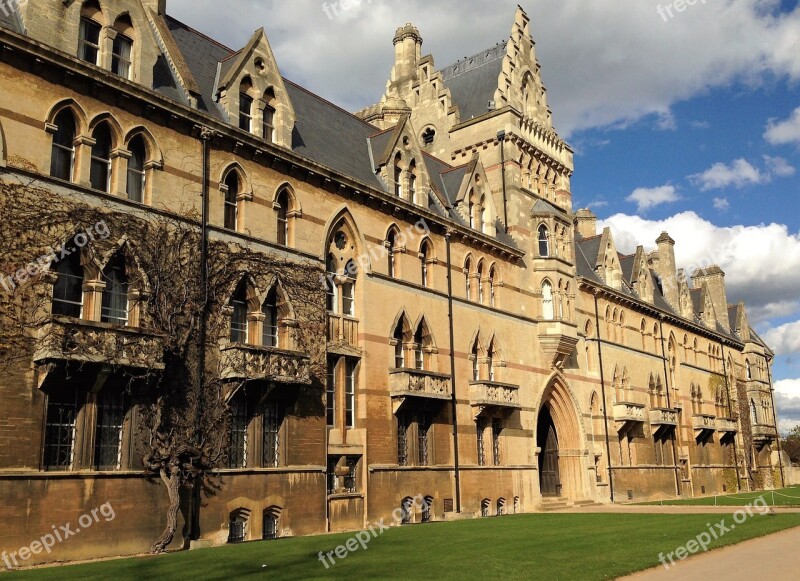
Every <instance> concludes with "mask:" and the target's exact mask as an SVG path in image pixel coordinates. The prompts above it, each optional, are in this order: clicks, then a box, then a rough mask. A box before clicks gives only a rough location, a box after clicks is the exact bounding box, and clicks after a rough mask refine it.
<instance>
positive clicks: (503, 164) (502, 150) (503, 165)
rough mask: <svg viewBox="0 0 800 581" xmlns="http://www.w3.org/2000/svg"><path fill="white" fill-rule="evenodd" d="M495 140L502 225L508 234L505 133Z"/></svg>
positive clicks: (499, 132) (500, 133)
mask: <svg viewBox="0 0 800 581" xmlns="http://www.w3.org/2000/svg"><path fill="white" fill-rule="evenodd" d="M497 139H498V141H500V175H501V176H502V178H503V224H504V225H505V227H506V233H508V200H507V198H506V149H505V143H506V132H505V131H503V130H502V129H501V130H500V131H498V132H497Z"/></svg>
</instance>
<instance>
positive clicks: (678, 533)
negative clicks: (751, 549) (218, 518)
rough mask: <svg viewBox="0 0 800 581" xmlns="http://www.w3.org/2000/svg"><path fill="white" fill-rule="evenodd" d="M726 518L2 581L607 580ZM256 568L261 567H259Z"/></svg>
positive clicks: (547, 521)
mask: <svg viewBox="0 0 800 581" xmlns="http://www.w3.org/2000/svg"><path fill="white" fill-rule="evenodd" d="M723 518H725V519H726V523H727V524H730V523H731V522H732V516H731V515H727V516H726V515H723V514H714V515H708V514H706V515H703V514H697V515H694V514H693V515H667V514H558V513H556V514H533V515H518V516H506V517H501V518H487V519H479V520H469V521H459V522H453V523H435V524H428V525H415V526H407V527H399V528H393V529H392V530H389V531H386V532H384V533H383V534H381V535H379V536H378V537H377V538H374V539H372V541H371V542H370V543H369V545H368V549H367V550H366V551H364V550H362V549H361V548H360V547H359V549H358V550H357V551H355V552H353V553H351V554H350V555H349V556H347V557H346V558H345V559H344V560H341V561H339V560H338V559H337V563H336V564H335V565H333V566H331V567H330V568H329V569H327V570H326V569H325V567H324V566H323V565H322V563H321V562H320V561H319V559H318V556H317V553H318V552H319V551H325V552H327V551H331V550H333V549H335V548H336V546H337V545H340V544H343V543H345V542H346V540H347V539H349V538H350V537H351V536H352V535H351V534H337V535H324V536H317V537H304V538H294V539H285V540H278V541H268V542H255V543H246V544H241V545H236V546H228V547H222V548H218V549H204V550H199V551H191V552H180V553H173V554H170V555H164V556H159V557H147V558H132V559H124V560H117V561H106V562H98V563H91V564H86V565H76V566H70V567H56V568H49V569H40V570H37V571H26V572H20V573H10V574H8V575H7V577H6V576H4V577H2V578H3V579H6V578H7V579H9V580H10V579H17V578H19V579H58V580H61V579H81V580H91V579H97V580H107V579H113V580H114V581H122V580H126V579H132V580H137V581H138V580H141V579H156V578H157V579H191V580H192V581H200V580H203V579H226V580H229V579H239V578H255V577H263V578H266V577H272V578H276V579H282V580H283V579H288V580H292V579H297V580H301V579H302V580H305V579H348V580H352V579H367V578H369V579H376V578H377V579H388V578H392V579H415V578H416V579H419V578H426V579H464V578H466V577H474V576H478V575H490V576H492V577H499V576H502V577H503V578H504V579H537V580H547V579H559V580H564V579H581V580H591V579H611V578H614V577H616V576H619V575H623V574H626V573H630V572H633V571H637V570H640V569H645V568H648V567H650V566H655V565H658V564H659V561H658V555H659V553H660V552H664V553H668V552H671V551H674V550H675V549H676V548H677V547H679V546H683V545H685V544H686V543H687V542H688V541H689V540H691V539H693V538H694V537H696V536H697V535H698V534H700V533H702V532H704V531H706V530H707V529H708V526H707V523H712V524H713V523H717V522H720V521H721V520H722V519H723ZM796 526H800V514H780V515H774V516H753V517H752V518H749V519H747V520H746V521H745V522H744V523H742V524H740V525H739V526H737V527H736V528H735V530H732V531H731V532H729V533H727V534H726V535H725V536H723V537H721V538H720V539H719V540H718V541H715V542H714V543H713V544H712V545H711V546H712V547H715V548H716V547H720V546H723V545H726V544H731V543H735V542H739V541H743V540H745V539H750V538H754V537H758V536H763V535H766V534H770V533H773V532H777V531H779V530H783V529H787V528H791V527H796ZM263 565H266V567H264V566H263Z"/></svg>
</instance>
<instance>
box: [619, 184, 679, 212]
mask: <svg viewBox="0 0 800 581" xmlns="http://www.w3.org/2000/svg"><path fill="white" fill-rule="evenodd" d="M625 199H626V200H627V201H628V202H636V204H637V205H638V209H639V211H640V212H644V211H646V210H648V209H650V208H653V207H655V206H660V205H661V204H669V203H671V202H677V201H678V200H680V198H679V197H678V192H677V190H676V189H675V186H670V185H666V186H660V187H658V188H636V189H635V190H633V193H632V194H631V195H630V196H628V197H627V198H625Z"/></svg>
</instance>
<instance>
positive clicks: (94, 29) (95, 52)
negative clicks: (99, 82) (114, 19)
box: [78, 18, 101, 65]
mask: <svg viewBox="0 0 800 581" xmlns="http://www.w3.org/2000/svg"><path fill="white" fill-rule="evenodd" d="M100 30H101V27H100V25H99V24H98V23H97V22H95V21H94V20H90V19H88V18H81V28H80V37H79V39H78V58H79V59H81V60H82V61H86V62H87V63H92V64H93V65H97V64H98V57H99V56H100Z"/></svg>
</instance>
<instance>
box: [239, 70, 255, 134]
mask: <svg viewBox="0 0 800 581" xmlns="http://www.w3.org/2000/svg"><path fill="white" fill-rule="evenodd" d="M252 89H253V83H252V81H250V79H249V78H245V79H244V80H243V81H242V83H241V85H239V129H242V130H243V131H247V132H248V133H252V131H253V98H252V97H251V96H250V91H251V90H252Z"/></svg>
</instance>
